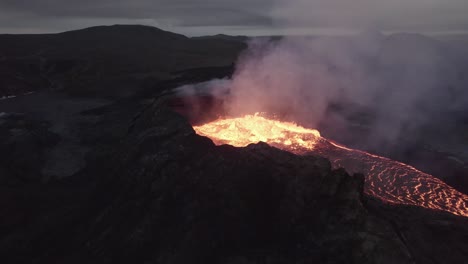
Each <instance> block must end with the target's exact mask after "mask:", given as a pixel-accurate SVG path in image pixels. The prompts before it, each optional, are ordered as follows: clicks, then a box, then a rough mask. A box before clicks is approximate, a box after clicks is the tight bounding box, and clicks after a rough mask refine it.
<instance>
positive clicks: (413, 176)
mask: <svg viewBox="0 0 468 264" xmlns="http://www.w3.org/2000/svg"><path fill="white" fill-rule="evenodd" d="M194 129H195V131H196V132H197V134H199V135H202V136H206V137H209V138H211V139H212V140H213V142H214V143H215V144H216V145H222V144H229V145H232V146H236V147H244V146H247V145H249V144H252V143H258V142H260V141H262V142H265V143H268V144H270V145H272V146H274V147H277V148H279V149H283V150H286V151H289V152H292V153H295V154H301V155H302V154H317V155H320V156H323V157H326V158H328V159H329V160H330V162H331V163H332V166H333V167H334V168H339V167H343V168H345V169H346V170H347V171H348V172H350V173H358V172H359V173H363V174H364V175H365V176H366V180H365V185H364V192H365V193H366V194H367V195H370V196H373V197H376V198H378V199H380V200H382V201H385V202H388V203H393V204H405V205H414V206H421V207H425V208H430V209H434V210H443V211H446V212H449V213H452V214H455V215H461V216H465V217H468V195H465V194H462V193H460V192H458V191H457V190H455V189H454V188H452V187H450V186H448V185H447V184H445V183H444V182H442V181H441V180H439V179H437V178H435V177H434V176H432V175H429V174H426V173H424V172H421V171H419V170H417V169H415V168H413V167H411V166H409V165H406V164H403V163H401V162H397V161H393V160H390V159H388V158H384V157H380V156H377V155H373V154H370V153H367V152H364V151H360V150H354V149H350V148H346V147H344V146H341V145H339V144H336V143H334V142H332V141H329V140H327V139H325V138H323V137H321V136H320V133H319V132H318V131H317V130H315V129H308V128H304V127H301V126H298V125H296V124H294V123H289V122H282V121H278V120H274V119H271V118H267V117H264V116H261V115H260V114H258V113H257V114H255V115H246V116H244V117H238V118H225V119H218V120H215V121H213V122H210V123H207V124H204V125H201V126H194Z"/></svg>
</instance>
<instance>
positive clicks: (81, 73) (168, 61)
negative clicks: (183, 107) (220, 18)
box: [0, 25, 245, 97]
mask: <svg viewBox="0 0 468 264" xmlns="http://www.w3.org/2000/svg"><path fill="white" fill-rule="evenodd" d="M244 48H245V44H244V43H243V42H240V41H231V40H228V39H219V38H209V39H199V38H197V39H191V38H188V37H185V36H183V35H179V34H175V33H171V32H167V31H163V30H160V29H158V28H154V27H149V26H138V25H114V26H97V27H91V28H86V29H82V30H75V31H69V32H64V33H59V34H39V35H0V97H1V96H6V95H16V94H21V93H24V92H30V91H37V90H66V91H68V92H71V93H74V94H79V95H88V94H92V95H97V94H102V95H105V96H112V97H119V96H125V95H130V94H133V93H134V92H136V91H137V90H139V89H143V88H144V87H145V86H148V85H152V84H154V83H156V82H158V81H161V80H166V79H169V78H170V77H171V76H172V73H173V72H175V71H182V70H187V69H191V68H201V67H217V66H228V65H231V64H233V62H235V60H236V58H237V56H238V54H239V52H240V51H241V50H243V49H244Z"/></svg>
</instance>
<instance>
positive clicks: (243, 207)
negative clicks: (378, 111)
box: [82, 104, 410, 263]
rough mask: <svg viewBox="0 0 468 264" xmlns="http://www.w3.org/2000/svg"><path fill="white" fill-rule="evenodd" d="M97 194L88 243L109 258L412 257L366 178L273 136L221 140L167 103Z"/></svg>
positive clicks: (142, 123)
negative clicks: (375, 210) (268, 140)
mask: <svg viewBox="0 0 468 264" xmlns="http://www.w3.org/2000/svg"><path fill="white" fill-rule="evenodd" d="M111 165H112V167H108V168H106V170H105V171H107V172H108V173H107V174H106V175H105V176H103V177H102V178H101V182H100V185H99V187H98V190H99V191H98V192H97V193H96V194H95V195H96V196H94V197H93V200H94V201H108V202H107V203H105V204H102V208H101V209H100V211H101V213H100V215H99V217H97V218H96V219H95V220H90V225H91V226H86V227H85V228H86V231H87V233H86V235H83V237H82V239H83V240H84V241H87V242H86V245H87V247H86V251H88V250H89V251H90V252H92V253H93V254H96V257H97V258H98V259H100V258H99V257H98V256H105V258H102V260H107V262H109V263H111V262H122V263H125V262H137V263H143V262H145V261H148V263H291V262H294V263H303V262H310V261H313V262H320V263H348V262H350V261H352V262H356V263H376V262H379V263H409V260H410V257H409V254H408V252H407V251H406V248H405V247H404V245H403V244H402V243H401V241H400V240H399V238H398V236H397V235H396V234H395V233H394V232H393V230H392V228H391V227H390V226H389V225H388V224H387V223H386V222H384V221H381V220H379V219H378V218H376V217H373V216H371V215H369V214H368V213H367V211H366V209H365V208H364V206H363V204H362V184H363V177H361V176H360V175H355V176H349V175H348V174H347V173H346V172H345V171H343V170H338V171H332V170H331V168H330V164H329V162H328V161H327V160H325V159H323V158H318V157H310V156H309V157H301V156H296V155H293V154H290V153H288V152H284V151H281V150H278V149H275V148H272V147H269V146H268V145H266V144H256V145H251V146H249V147H247V148H234V147H230V146H222V147H216V146H214V145H213V143H212V142H211V141H210V140H208V139H206V138H202V137H199V136H197V135H195V133H194V131H193V130H192V128H191V126H190V125H189V124H188V123H186V121H185V120H183V119H182V118H181V117H180V116H178V115H176V114H174V113H172V112H169V111H168V110H167V109H165V108H163V107H160V106H159V105H158V104H156V105H155V106H153V108H151V109H150V110H148V111H146V112H145V113H144V114H143V116H141V117H140V118H139V120H138V121H137V122H136V123H135V124H134V126H133V127H132V131H131V133H130V135H129V139H128V140H127V141H126V142H125V143H124V146H122V149H121V150H120V151H119V153H118V158H117V160H116V161H114V162H112V164H111Z"/></svg>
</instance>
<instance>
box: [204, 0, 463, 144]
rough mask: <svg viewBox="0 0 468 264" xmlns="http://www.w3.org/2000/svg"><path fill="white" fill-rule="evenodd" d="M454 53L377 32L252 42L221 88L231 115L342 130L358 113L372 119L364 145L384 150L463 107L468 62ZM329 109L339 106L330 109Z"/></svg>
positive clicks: (418, 38) (430, 42)
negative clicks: (265, 115)
mask: <svg viewBox="0 0 468 264" xmlns="http://www.w3.org/2000/svg"><path fill="white" fill-rule="evenodd" d="M300 2H301V1H300ZM302 2H303V1H302ZM283 3H284V2H283ZM294 10H297V8H294ZM283 11H284V12H283V14H288V12H289V13H290V12H292V11H291V10H283ZM292 13H294V12H292ZM285 17H286V18H288V21H290V20H294V19H293V18H292V17H291V16H289V15H287V16H285ZM298 17H299V18H303V16H301V15H299V16H298ZM331 18H332V17H331ZM368 22H369V21H366V23H368ZM366 27H372V25H366ZM460 54H461V53H459V52H458V51H457V50H456V49H454V48H452V47H451V46H449V45H448V44H446V43H443V42H440V41H437V40H434V39H431V38H428V37H424V36H422V35H417V34H394V35H390V36H384V35H382V34H380V33H379V32H377V31H368V32H364V33H361V34H358V35H355V36H341V37H339V36H335V37H285V38H282V39H281V40H268V39H253V40H252V41H251V42H250V43H249V48H248V50H247V51H246V52H245V53H244V54H243V55H242V56H241V58H240V59H239V61H238V63H237V65H236V71H235V73H234V75H233V77H232V79H231V80H227V81H226V80H224V81H223V82H222V83H223V85H222V86H223V87H228V89H229V91H230V96H229V98H228V104H227V111H228V113H229V114H230V115H241V114H248V113H250V114H251V113H254V112H269V113H275V114H277V115H280V116H282V117H283V118H284V119H289V120H293V121H297V122H300V123H301V124H302V125H305V126H308V127H312V128H316V127H318V126H319V125H320V124H321V123H323V122H326V121H327V119H333V122H331V126H332V128H333V127H334V128H335V129H336V130H340V132H343V133H346V131H341V130H342V129H346V123H347V122H349V120H348V119H349V116H348V114H352V112H353V111H355V110H356V109H358V110H363V112H365V113H367V114H366V115H370V116H372V118H373V121H372V122H370V123H369V124H367V125H368V126H369V127H368V129H367V130H368V131H367V132H368V134H367V135H366V141H367V142H366V144H368V145H370V146H371V147H375V148H380V149H386V148H392V147H394V146H396V145H398V143H399V139H400V138H402V137H405V138H410V137H417V136H418V134H420V133H421V129H422V128H423V127H424V126H426V125H427V124H430V123H431V122H437V121H440V120H443V119H447V118H450V115H451V113H452V112H453V111H455V110H457V109H461V108H463V107H465V106H466V105H467V103H468V100H467V94H468V93H467V92H466V88H465V87H468V80H467V79H466V78H463V76H466V74H467V71H466V66H467V65H468V60H467V57H466V56H465V57H463V56H461V55H460ZM203 86H205V87H211V86H213V87H214V86H219V81H214V82H211V83H210V82H208V83H204V84H203ZM212 90H213V89H212ZM333 106H340V107H342V108H343V109H344V110H342V112H341V114H338V115H337V114H335V115H333V114H330V108H332V107H333ZM343 112H344V113H343ZM357 112H359V111H357ZM328 126H329V127H330V122H328Z"/></svg>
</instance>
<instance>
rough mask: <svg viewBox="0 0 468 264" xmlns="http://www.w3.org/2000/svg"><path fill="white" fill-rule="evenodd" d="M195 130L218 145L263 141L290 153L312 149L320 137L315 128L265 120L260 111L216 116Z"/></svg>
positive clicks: (245, 144)
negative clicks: (228, 116)
mask: <svg viewBox="0 0 468 264" xmlns="http://www.w3.org/2000/svg"><path fill="white" fill-rule="evenodd" d="M194 129H195V131H196V132H197V133H198V134H199V135H203V136H206V137H209V138H211V139H212V140H213V141H214V142H215V143H216V144H217V145H222V144H229V145H232V146H235V147H245V146H247V145H249V144H252V143H258V142H260V141H262V142H265V143H268V144H270V145H272V146H277V147H278V148H282V149H287V150H289V151H291V152H300V151H301V150H304V149H306V150H312V149H313V148H314V145H315V143H316V142H317V140H318V139H319V138H320V133H319V132H318V131H317V130H315V129H307V128H304V127H301V126H298V125H296V124H294V123H288V122H279V121H275V120H272V119H267V118H265V117H263V116H260V114H259V113H256V114H255V115H246V116H244V117H239V118H229V119H219V120H216V121H214V122H211V123H208V124H205V125H203V126H195V127H194Z"/></svg>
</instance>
